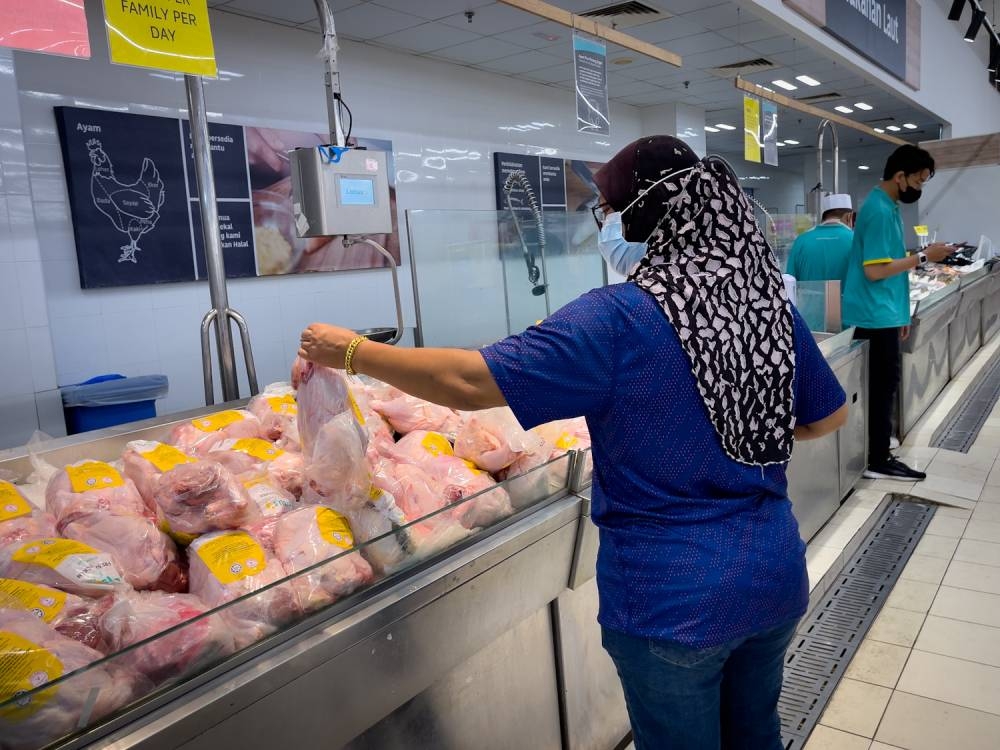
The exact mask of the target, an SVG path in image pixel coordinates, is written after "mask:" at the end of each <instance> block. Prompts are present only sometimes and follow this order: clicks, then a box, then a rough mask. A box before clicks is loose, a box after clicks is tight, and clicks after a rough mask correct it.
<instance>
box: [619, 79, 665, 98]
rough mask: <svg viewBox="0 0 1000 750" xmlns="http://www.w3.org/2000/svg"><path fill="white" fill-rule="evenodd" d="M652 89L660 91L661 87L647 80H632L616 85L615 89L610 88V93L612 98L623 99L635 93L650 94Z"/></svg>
mask: <svg viewBox="0 0 1000 750" xmlns="http://www.w3.org/2000/svg"><path fill="white" fill-rule="evenodd" d="M651 91H660V87H659V86H654V85H653V84H651V83H647V82H646V81H632V82H631V83H627V84H625V85H623V86H615V87H614V89H613V90H610V89H609V91H608V94H609V95H610V96H611V98H612V99H621V98H623V97H626V96H632V95H635V94H648V93H650V92H651Z"/></svg>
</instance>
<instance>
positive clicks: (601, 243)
mask: <svg viewBox="0 0 1000 750" xmlns="http://www.w3.org/2000/svg"><path fill="white" fill-rule="evenodd" d="M597 246H598V249H599V250H600V251H601V257H603V258H604V260H606V261H607V263H608V266H609V267H610V268H611V269H612V270H614V271H615V272H616V273H617V274H618V275H620V276H626V277H627V276H628V275H629V272H630V271H631V270H632V269H633V268H635V266H636V265H637V264H638V263H639V261H641V260H642V259H643V258H644V257H645V255H646V243H644V242H627V241H626V240H625V238H624V237H623V236H622V215H621V214H620V213H612V214H608V215H607V216H606V217H605V219H604V224H603V225H602V226H601V231H600V233H599V234H598V235H597Z"/></svg>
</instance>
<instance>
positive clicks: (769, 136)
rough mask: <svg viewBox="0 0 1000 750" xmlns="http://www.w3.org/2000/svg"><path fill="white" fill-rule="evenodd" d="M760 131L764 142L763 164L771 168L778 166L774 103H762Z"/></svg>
mask: <svg viewBox="0 0 1000 750" xmlns="http://www.w3.org/2000/svg"><path fill="white" fill-rule="evenodd" d="M760 106H761V131H762V133H763V136H764V137H763V138H762V139H761V140H763V141H764V163H765V164H767V165H768V166H771V167H776V166H778V105H777V104H775V103H774V102H769V101H762V102H761V103H760Z"/></svg>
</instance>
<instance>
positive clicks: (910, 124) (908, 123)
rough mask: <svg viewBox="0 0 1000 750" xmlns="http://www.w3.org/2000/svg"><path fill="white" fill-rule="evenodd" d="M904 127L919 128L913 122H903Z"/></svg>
mask: <svg viewBox="0 0 1000 750" xmlns="http://www.w3.org/2000/svg"><path fill="white" fill-rule="evenodd" d="M903 127H904V128H906V129H907V130H916V129H917V126H916V125H914V124H913V123H912V122H904V123H903Z"/></svg>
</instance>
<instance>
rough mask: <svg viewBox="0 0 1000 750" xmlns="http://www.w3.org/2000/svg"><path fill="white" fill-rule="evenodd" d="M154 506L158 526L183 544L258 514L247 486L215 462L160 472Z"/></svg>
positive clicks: (230, 526)
mask: <svg viewBox="0 0 1000 750" xmlns="http://www.w3.org/2000/svg"><path fill="white" fill-rule="evenodd" d="M156 505H157V515H158V518H159V520H160V524H161V528H162V529H163V530H164V531H166V532H167V533H168V534H171V535H172V536H174V537H175V538H176V539H178V540H180V541H181V542H184V543H186V542H190V541H191V538H192V537H193V536H197V535H198V534H204V533H207V532H210V531H220V530H225V529H238V528H240V527H241V526H244V525H246V524H248V523H252V522H253V521H255V520H257V519H258V518H259V517H260V514H259V512H258V511H257V506H256V505H254V504H253V503H252V502H250V498H249V497H248V496H247V491H246V488H244V486H243V485H242V484H241V483H240V482H239V481H238V480H237V479H236V478H235V477H234V476H233V475H232V473H231V472H230V471H229V470H228V469H227V468H226V467H224V466H223V465H222V464H220V463H218V462H216V461H207V460H203V461H197V462H195V463H193V464H181V465H180V466H178V467H176V468H174V469H171V470H170V471H168V472H166V473H165V474H163V475H162V476H161V477H160V478H159V481H158V482H157V485H156Z"/></svg>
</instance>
